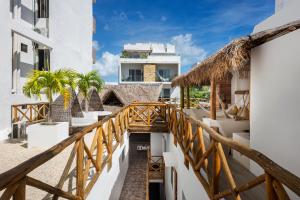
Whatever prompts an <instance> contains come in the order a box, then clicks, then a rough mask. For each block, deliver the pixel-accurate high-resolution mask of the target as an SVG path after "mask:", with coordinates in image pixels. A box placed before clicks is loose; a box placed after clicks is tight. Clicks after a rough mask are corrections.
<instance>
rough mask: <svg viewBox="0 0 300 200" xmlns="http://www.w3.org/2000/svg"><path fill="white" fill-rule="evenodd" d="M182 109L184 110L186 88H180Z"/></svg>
mask: <svg viewBox="0 0 300 200" xmlns="http://www.w3.org/2000/svg"><path fill="white" fill-rule="evenodd" d="M180 108H181V109H183V108H184V87H180Z"/></svg>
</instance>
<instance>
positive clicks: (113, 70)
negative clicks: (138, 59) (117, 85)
mask: <svg viewBox="0 0 300 200" xmlns="http://www.w3.org/2000/svg"><path fill="white" fill-rule="evenodd" d="M118 67H119V55H118V54H117V55H115V54H112V53H110V52H108V51H105V52H104V53H103V54H102V56H101V58H99V59H97V61H96V63H95V64H94V66H93V68H94V69H97V70H99V73H100V74H101V76H103V77H107V76H117V75H118Z"/></svg>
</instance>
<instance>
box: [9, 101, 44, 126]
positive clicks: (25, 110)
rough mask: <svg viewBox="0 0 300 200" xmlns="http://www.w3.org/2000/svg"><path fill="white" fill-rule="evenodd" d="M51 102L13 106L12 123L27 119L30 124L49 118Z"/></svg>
mask: <svg viewBox="0 0 300 200" xmlns="http://www.w3.org/2000/svg"><path fill="white" fill-rule="evenodd" d="M48 110H49V103H46V102H42V103H28V104H17V105H12V106H11V113H12V119H11V121H12V123H17V122H20V121H25V122H27V123H29V124H32V123H38V122H41V121H44V120H45V119H46V118H47V113H48Z"/></svg>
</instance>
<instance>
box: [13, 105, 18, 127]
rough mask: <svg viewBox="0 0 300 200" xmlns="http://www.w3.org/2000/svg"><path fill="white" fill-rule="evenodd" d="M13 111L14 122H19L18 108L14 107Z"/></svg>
mask: <svg viewBox="0 0 300 200" xmlns="http://www.w3.org/2000/svg"><path fill="white" fill-rule="evenodd" d="M12 109H13V113H14V114H13V116H14V117H13V120H12V122H13V123H14V122H17V121H18V110H17V108H16V107H15V106H12Z"/></svg>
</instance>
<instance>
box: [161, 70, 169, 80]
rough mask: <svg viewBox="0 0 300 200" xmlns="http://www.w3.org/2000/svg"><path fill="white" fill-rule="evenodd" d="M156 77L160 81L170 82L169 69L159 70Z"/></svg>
mask: <svg viewBox="0 0 300 200" xmlns="http://www.w3.org/2000/svg"><path fill="white" fill-rule="evenodd" d="M158 75H159V78H160V80H161V81H170V80H171V73H170V70H169V69H159V70H158Z"/></svg>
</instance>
